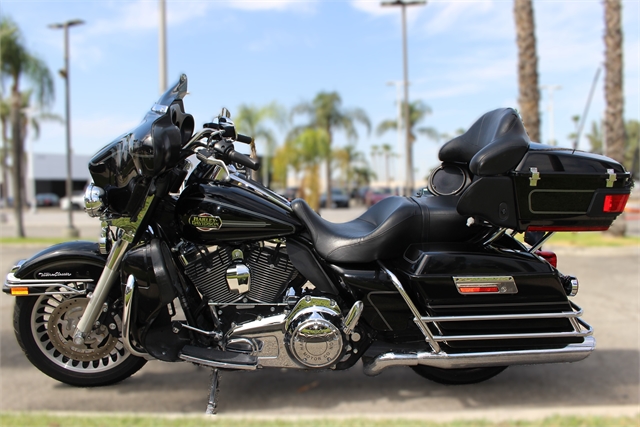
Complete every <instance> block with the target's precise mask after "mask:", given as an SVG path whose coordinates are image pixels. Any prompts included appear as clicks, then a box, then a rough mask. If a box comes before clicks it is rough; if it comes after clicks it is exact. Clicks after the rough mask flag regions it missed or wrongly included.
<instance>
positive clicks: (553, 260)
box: [536, 251, 558, 268]
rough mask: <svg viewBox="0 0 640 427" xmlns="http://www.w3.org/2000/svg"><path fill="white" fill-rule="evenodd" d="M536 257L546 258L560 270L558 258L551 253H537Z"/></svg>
mask: <svg viewBox="0 0 640 427" xmlns="http://www.w3.org/2000/svg"><path fill="white" fill-rule="evenodd" d="M536 255H538V256H539V257H542V258H544V259H545V260H546V261H547V262H548V263H549V264H551V265H552V266H553V267H554V268H558V257H557V256H556V254H555V253H554V252H551V251H536Z"/></svg>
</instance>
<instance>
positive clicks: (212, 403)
mask: <svg viewBox="0 0 640 427" xmlns="http://www.w3.org/2000/svg"><path fill="white" fill-rule="evenodd" d="M219 380H220V371H219V369H217V368H214V369H212V370H211V390H210V391H209V402H208V403H207V410H206V411H205V414H207V415H215V413H216V409H217V402H216V400H217V397H218V396H217V392H218V381H219Z"/></svg>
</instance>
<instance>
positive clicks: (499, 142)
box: [438, 108, 530, 176]
mask: <svg viewBox="0 0 640 427" xmlns="http://www.w3.org/2000/svg"><path fill="white" fill-rule="evenodd" d="M529 142H530V140H529V136H528V135H527V132H526V131H525V129H524V125H523V124H522V121H521V120H520V117H519V116H518V113H517V112H516V111H515V110H514V109H512V108H500V109H497V110H493V111H490V112H488V113H486V114H484V115H483V116H482V117H480V118H479V119H478V120H477V121H476V122H475V123H474V124H473V125H472V126H471V127H470V128H469V130H468V131H467V132H465V133H464V134H462V135H460V136H458V137H456V138H454V139H452V140H451V141H449V142H447V143H445V144H444V145H443V146H442V148H441V149H440V153H439V154H438V157H439V158H440V160H441V161H443V162H456V163H466V164H468V165H469V170H470V171H471V173H472V174H474V175H478V176H493V175H501V174H505V173H507V172H509V171H511V170H512V169H513V168H515V167H516V166H517V165H518V163H519V162H520V160H522V157H523V156H524V154H525V153H526V152H527V149H528V147H529Z"/></svg>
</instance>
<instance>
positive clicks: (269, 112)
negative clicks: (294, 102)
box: [234, 102, 286, 186]
mask: <svg viewBox="0 0 640 427" xmlns="http://www.w3.org/2000/svg"><path fill="white" fill-rule="evenodd" d="M285 116H286V113H285V111H284V108H283V107H281V106H280V105H278V104H277V103H276V102H272V103H271V104H268V105H266V106H264V107H256V106H253V105H245V104H242V105H240V108H239V111H238V114H237V115H236V116H235V117H234V121H235V123H236V125H237V128H238V130H239V131H240V133H242V134H246V135H248V136H251V137H252V138H253V141H251V157H252V158H253V159H255V160H257V159H258V153H257V151H256V145H255V140H258V141H264V142H265V144H266V152H265V153H264V154H263V156H262V165H261V167H260V171H261V172H262V183H263V184H264V185H265V186H269V185H270V184H271V183H270V182H268V181H269V177H270V176H271V172H272V167H271V160H272V159H273V156H274V154H275V147H276V138H275V136H274V134H273V132H272V130H271V129H270V128H269V127H268V126H267V122H269V121H271V122H273V123H275V124H276V125H278V126H282V125H283V124H284V122H285ZM258 174H259V172H258V171H253V172H252V176H253V178H254V179H257V177H258Z"/></svg>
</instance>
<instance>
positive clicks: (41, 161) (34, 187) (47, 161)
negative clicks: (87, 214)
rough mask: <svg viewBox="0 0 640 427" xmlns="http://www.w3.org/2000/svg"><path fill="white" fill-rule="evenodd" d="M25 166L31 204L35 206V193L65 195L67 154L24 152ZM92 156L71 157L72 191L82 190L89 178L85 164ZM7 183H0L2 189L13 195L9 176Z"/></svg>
mask: <svg viewBox="0 0 640 427" xmlns="http://www.w3.org/2000/svg"><path fill="white" fill-rule="evenodd" d="M26 155H27V167H26V170H25V181H26V186H27V189H26V190H27V191H26V197H27V201H28V202H29V204H30V205H31V206H35V203H34V202H35V196H36V194H42V193H54V194H57V195H58V196H60V197H64V196H66V181H67V156H66V154H53V153H26ZM91 157H92V156H88V155H80V154H75V155H73V156H72V158H71V179H72V183H73V191H83V190H84V188H85V186H86V185H87V183H88V182H89V181H90V180H91V176H90V175H89V169H88V168H87V165H88V164H89V160H91ZM1 179H2V178H1V177H0V180H1ZM8 181H9V182H8V183H7V184H8V185H4V183H2V187H1V188H2V190H4V189H5V188H6V189H7V193H8V195H9V197H10V198H12V197H13V194H12V193H13V184H12V183H11V176H9V177H8Z"/></svg>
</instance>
